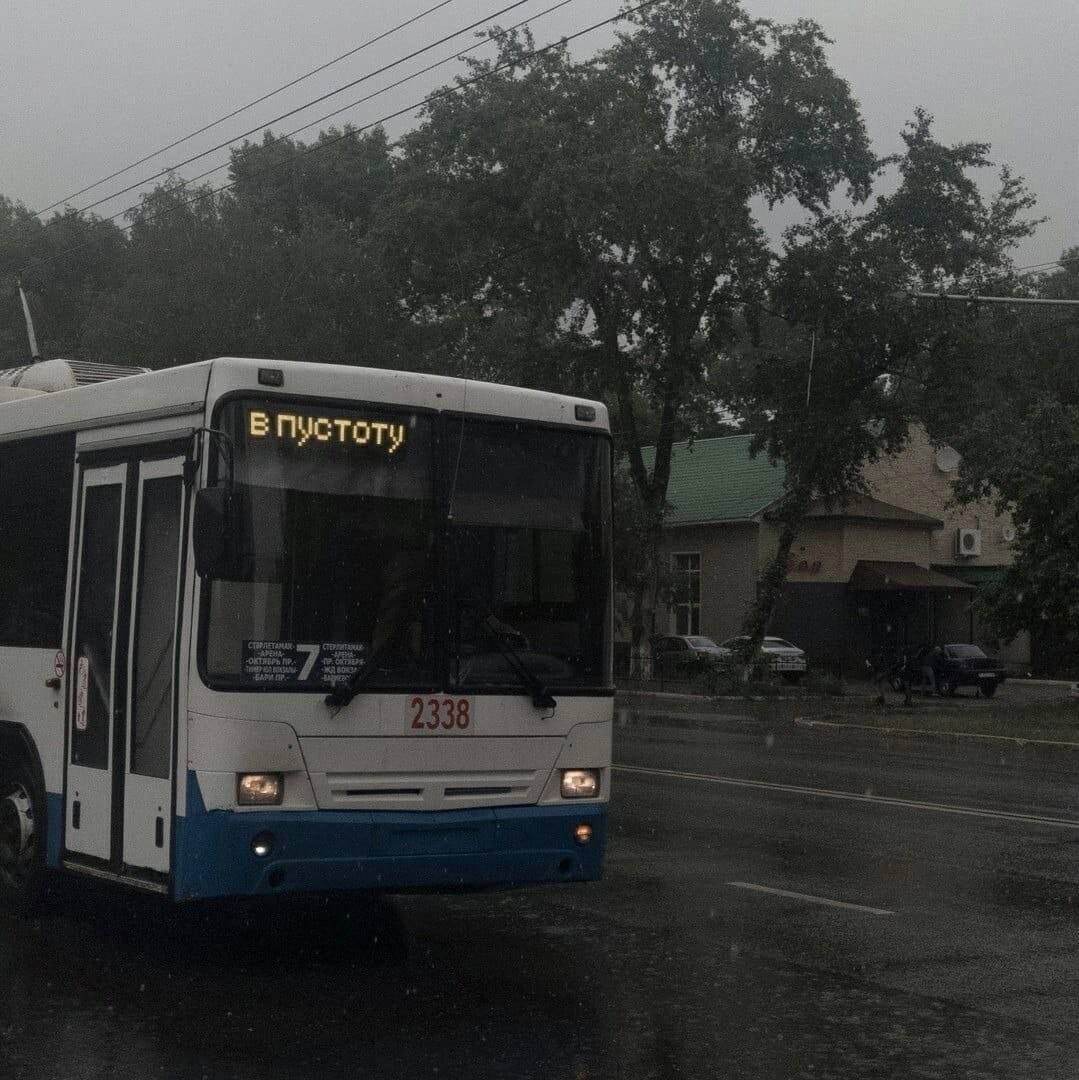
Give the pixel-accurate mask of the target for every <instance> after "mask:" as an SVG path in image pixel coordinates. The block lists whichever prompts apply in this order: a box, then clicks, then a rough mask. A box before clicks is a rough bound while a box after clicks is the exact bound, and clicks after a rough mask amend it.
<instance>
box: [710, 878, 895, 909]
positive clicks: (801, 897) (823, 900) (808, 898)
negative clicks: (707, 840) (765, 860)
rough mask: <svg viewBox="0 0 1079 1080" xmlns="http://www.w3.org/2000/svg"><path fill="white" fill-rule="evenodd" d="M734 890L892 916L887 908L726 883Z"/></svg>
mask: <svg viewBox="0 0 1079 1080" xmlns="http://www.w3.org/2000/svg"><path fill="white" fill-rule="evenodd" d="M727 884H728V885H730V886H732V887H733V888H735V889H750V890H752V891H753V892H762V893H768V894H769V895H771V896H785V897H787V898H788V899H790V900H805V901H806V903H809V904H820V905H822V906H823V907H832V908H843V909H844V910H845V911H864V912H865V913H866V914H867V915H894V914H895V912H894V911H889V910H888V909H887V908H879V907H867V906H866V905H865V904H848V903H847V902H846V901H845V900H832V899H830V898H829V897H827V896H813V895H812V893H801V892H791V891H790V890H789V889H773V888H772V887H771V886H770V885H755V884H754V883H753V882H751V881H728V882H727Z"/></svg>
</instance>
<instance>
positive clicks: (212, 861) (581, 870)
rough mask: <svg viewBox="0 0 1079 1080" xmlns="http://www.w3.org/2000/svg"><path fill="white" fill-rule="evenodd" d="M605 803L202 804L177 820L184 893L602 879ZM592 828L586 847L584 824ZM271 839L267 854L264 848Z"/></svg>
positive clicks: (178, 883)
mask: <svg viewBox="0 0 1079 1080" xmlns="http://www.w3.org/2000/svg"><path fill="white" fill-rule="evenodd" d="M606 823H607V807H606V804H605V803H581V804H578V805H573V804H558V805H554V806H510V807H492V808H487V809H474V810H446V811H432V812H406V813H398V812H394V811H340V810H330V811H325V810H313V811H306V810H301V811H288V810H274V811H251V812H245V813H237V812H232V811H225V810H214V811H209V812H206V811H203V812H201V813H198V812H196V813H195V814H193V815H190V816H188V817H184V818H177V820H176V825H177V830H176V832H177V835H176V848H175V854H176V861H175V869H174V875H173V880H174V887H173V894H174V896H175V898H176V899H177V900H194V899H204V898H210V897H219V896H256V895H269V894H273V893H281V892H325V891H331V890H385V891H395V890H406V889H429V890H433V891H447V892H450V891H455V890H467V889H480V888H497V887H511V886H515V885H531V884H539V883H543V882H570V881H594V880H595V879H597V878H598V877H599V876H600V872H601V866H602V860H603V850H604V846H605V843H606ZM578 825H589V826H591V830H592V834H591V840H590V841H589V842H588V843H585V844H582V843H579V842H578V840H577V838H576V833H577V826H578ZM267 846H268V850H266V851H265V853H264V854H256V849H259V850H262V849H263V848H266V847H267Z"/></svg>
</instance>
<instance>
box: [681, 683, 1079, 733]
mask: <svg viewBox="0 0 1079 1080" xmlns="http://www.w3.org/2000/svg"><path fill="white" fill-rule="evenodd" d="M754 691H758V692H754ZM778 693H779V695H780V696H775V694H776V691H773V692H772V693H767V692H766V693H764V694H762V693H760V692H759V688H757V687H754V686H752V685H750V686H747V687H746V688H745V693H743V694H739V695H729V696H723V697H716V698H713V699H711V700H710V701H708V702H707V704H705V700H706V699H704V698H700V699H698V702H696V703H694V702H690V701H684V702H675V701H670V702H664V704H663V709H664V711H667V712H674V713H679V712H687V713H693V714H696V715H700V714H701V713H702V712H716V713H720V714H731V713H737V714H738V715H741V716H743V717H745V718H749V717H752V718H753V719H754V720H757V721H759V722H761V723H764V724H786V723H793V722H794V721H795V720H803V721H818V722H822V723H834V724H851V725H857V726H859V727H867V728H874V729H877V730H880V731H882V732H887V731H895V732H930V733H932V734H935V735H958V734H972V735H991V736H995V737H998V738H1007V739H1020V740H1022V739H1027V740H1033V739H1038V740H1048V741H1053V742H1070V743H1077V744H1079V700H1075V699H1072V698H1070V697H1068V694H1067V691H1066V690H1065V689H1064V688H1063V687H1059V688H1056V687H1054V688H1047V687H1043V688H1034V687H1029V686H1025V685H1023V684H1022V683H1021V682H1014V683H1008V684H1006V685H1005V686H1003V687H1001V689H1000V690H999V691H998V692H997V696H996V697H994V698H991V699H988V700H987V699H985V698H981V697H978V696H975V695H974V694H972V693H971V691H970V690H964V691H961V692H960V695H959V696H958V697H954V698H936V697H926V696H923V695H920V694H915V695H914V697H913V699H912V703H911V704H910V705H909V706H907V705H904V703H903V697H902V695H900V694H895V693H893V692H892V691H891V690H888V691H886V692H885V701H884V704H883V705H880V704H878V703H877V702H876V693H877V691H876V689H875V688H873V687H872V686H870V685H869V684H868V683H864V682H863V683H852V684H847V685H846V687H845V688H844V692H843V693H842V694H840V695H835V694H819V693H813V692H805V691H802V692H799V691H797V690H792V689H791V688H784V689H783V690H779V691H778Z"/></svg>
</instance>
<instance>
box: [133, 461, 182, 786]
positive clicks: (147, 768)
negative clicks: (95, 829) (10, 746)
mask: <svg viewBox="0 0 1079 1080" xmlns="http://www.w3.org/2000/svg"><path fill="white" fill-rule="evenodd" d="M182 499H183V481H182V480H181V478H180V477H179V476H163V477H157V478H155V479H151V480H146V481H145V483H144V484H143V488H142V519H141V521H142V523H141V526H140V530H139V534H140V551H139V567H138V579H137V585H138V599H137V601H136V610H135V635H134V640H135V655H134V660H133V667H132V688H133V689H132V695H131V771H132V772H133V773H138V774H139V775H140V776H155V777H159V778H160V779H162V780H167V779H168V777H169V773H170V771H171V768H170V764H171V753H170V751H171V743H172V740H171V735H172V709H173V694H174V687H173V670H174V656H175V643H176V587H177V582H178V574H179V563H180V512H181V506H182Z"/></svg>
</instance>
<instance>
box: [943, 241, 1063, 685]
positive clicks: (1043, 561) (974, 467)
mask: <svg viewBox="0 0 1079 1080" xmlns="http://www.w3.org/2000/svg"><path fill="white" fill-rule="evenodd" d="M1061 263H1062V266H1061V268H1060V269H1059V270H1056V271H1055V272H1052V273H1049V274H1046V275H1044V276H1042V277H1040V278H1039V279H1034V280H1031V279H1029V278H1028V279H1018V278H1014V277H1006V278H1004V279H1002V280H1001V281H999V282H998V283H996V285H995V287H994V291H995V292H997V293H1003V294H1005V295H1008V294H1014V295H1034V296H1041V297H1045V298H1048V299H1079V249H1072V250H1070V251H1065V252H1064V254H1063V255H1062V256H1061ZM967 318H968V321H970V322H975V323H976V324H977V333H976V344H977V345H978V347H977V348H969V349H964V350H962V353H961V355H960V356H959V357H958V358H957V361H956V363H955V365H954V367H953V371H952V377H951V379H949V380H948V381H947V382H944V381H943V380H941V381H939V382H938V384H937V385H935V386H933V387H932V390H933V393H932V396H931V399H930V401H931V407H930V408H928V409H927V410H926V415H927V418H928V423H929V429H930V432H931V433H932V434H933V435H934V436H935V437H936V438H937V439H938V440H939V441H941V442H947V443H949V444H951V445H952V446H954V447H955V448H956V449H957V450H958V451H959V452H960V454H961V463H960V467H959V478H958V481H957V483H956V495H957V497H958V498H959V499H960V500H962V501H967V502H972V501H976V500H982V499H989V500H992V501H993V502H994V503H995V504H996V507H997V509H998V511H999V512H1001V513H1008V514H1010V515H1011V516H1012V518H1013V520H1014V522H1015V524H1016V526H1017V538H1016V541H1015V544H1014V549H1013V556H1014V561H1013V562H1012V564H1011V565H1010V566H1009V567H1008V569H1007V571H1006V573H1005V574H1004V576H1003V578H1002V580H1000V581H999V582H997V583H996V584H995V585H994V586H992V587H989V588H987V589H985V590H984V591H983V593H982V596H981V597H980V602H981V603H982V605H983V607H984V610H985V614H986V615H987V616H988V619H989V622H990V624H991V626H992V627H993V629H994V631H995V632H996V633H997V634H998V635H999V636H1000V637H1002V638H1004V639H1006V640H1008V639H1011V638H1014V637H1015V636H1016V634H1018V633H1019V632H1020V631H1024V630H1025V631H1028V632H1029V633H1030V635H1031V638H1032V644H1033V650H1032V651H1033V660H1034V664H1035V666H1036V668H1037V669H1038V670H1039V671H1041V672H1054V671H1057V670H1061V669H1074V668H1075V666H1076V663H1077V662H1079V320H1077V318H1076V315H1075V313H1074V312H1073V311H1071V310H1063V311H1062V310H1056V309H1049V310H1048V311H1042V310H1037V309H1036V310H1031V309H1029V308H1022V307H1014V308H1013V307H996V306H993V307H990V308H988V309H986V310H977V309H976V308H972V310H971V311H970V312H969V313H968V315H967Z"/></svg>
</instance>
